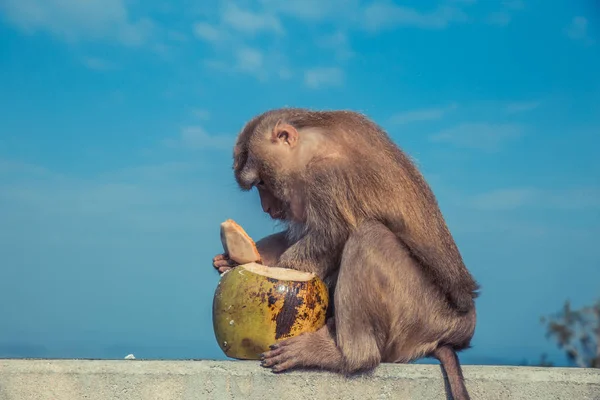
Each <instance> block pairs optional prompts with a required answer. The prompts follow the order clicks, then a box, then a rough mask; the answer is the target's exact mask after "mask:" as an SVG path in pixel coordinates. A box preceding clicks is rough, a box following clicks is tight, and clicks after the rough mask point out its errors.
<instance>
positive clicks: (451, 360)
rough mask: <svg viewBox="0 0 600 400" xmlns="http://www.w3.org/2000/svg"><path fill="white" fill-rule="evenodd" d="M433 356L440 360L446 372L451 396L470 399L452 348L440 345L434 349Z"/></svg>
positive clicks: (458, 398)
mask: <svg viewBox="0 0 600 400" xmlns="http://www.w3.org/2000/svg"><path fill="white" fill-rule="evenodd" d="M433 356H434V357H435V358H437V359H438V360H440V363H441V364H442V368H443V369H444V371H445V372H446V376H447V377H448V383H449V384H450V392H451V393H452V398H453V399H454V400H470V397H469V393H468V392H467V387H466V386H465V382H464V377H463V373H462V369H461V367H460V362H459V361H458V356H457V355H456V352H455V351H454V349H453V348H452V347H450V346H441V347H438V348H437V349H435V350H434V352H433Z"/></svg>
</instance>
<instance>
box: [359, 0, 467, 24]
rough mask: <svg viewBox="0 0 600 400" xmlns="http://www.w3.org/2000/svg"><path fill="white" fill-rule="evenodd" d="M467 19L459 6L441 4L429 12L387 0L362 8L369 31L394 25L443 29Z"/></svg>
mask: <svg viewBox="0 0 600 400" xmlns="http://www.w3.org/2000/svg"><path fill="white" fill-rule="evenodd" d="M467 20H468V17H467V14H466V13H465V12H464V11H462V10H461V9H460V8H457V7H451V6H441V7H438V8H436V9H435V10H433V11H430V12H422V11H419V10H416V9H414V8H409V7H404V6H398V5H395V4H392V3H388V2H377V3H373V4H371V5H369V6H367V7H366V8H365V9H364V26H365V28H367V29H369V30H371V31H379V30H383V29H389V28H396V27H415V28H423V29H443V28H446V27H448V26H449V25H450V24H451V23H462V22H466V21H467Z"/></svg>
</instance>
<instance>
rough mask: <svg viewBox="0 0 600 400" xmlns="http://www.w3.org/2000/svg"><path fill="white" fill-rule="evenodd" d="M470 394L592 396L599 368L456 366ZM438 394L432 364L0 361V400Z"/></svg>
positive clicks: (598, 399)
mask: <svg viewBox="0 0 600 400" xmlns="http://www.w3.org/2000/svg"><path fill="white" fill-rule="evenodd" d="M463 368H464V373H465V379H466V382H467V387H468V390H469V392H470V394H471V398H472V399H473V400H478V399H481V400H488V399H489V400H491V399H498V400H500V399H523V400H525V399H527V400H531V399H540V400H542V399H543V400H552V399H565V400H588V399H589V400H600V370H599V369H575V368H535V367H504V366H503V367H492V366H470V365H467V366H464V367H463ZM79 399H88V400H106V399H111V400H113V399H114V400H120V399H123V400H125V399H127V400H155V399H156V400H200V399H202V400H212V399H215V400H221V399H241V400H243V399H249V400H252V399H277V400H288V399H289V400H291V399H300V400H320V399H328V400H332V399H344V400H352V399H357V400H368V399H398V400H401V399H402V400H403V399H427V400H429V399H446V395H445V389H444V379H443V377H442V374H441V371H440V367H439V366H438V365H421V364H411V365H391V364H383V365H381V366H380V367H379V368H378V369H377V370H376V371H375V372H374V373H373V374H370V375H365V376H360V377H355V378H349V379H346V378H343V377H341V376H339V375H335V374H331V373H326V372H318V371H317V372H313V371H296V372H289V373H286V374H280V375H275V374H273V373H271V372H269V371H267V370H265V369H263V368H261V367H260V366H259V365H258V362H253V361H151V360H114V361H113V360H0V400H79Z"/></svg>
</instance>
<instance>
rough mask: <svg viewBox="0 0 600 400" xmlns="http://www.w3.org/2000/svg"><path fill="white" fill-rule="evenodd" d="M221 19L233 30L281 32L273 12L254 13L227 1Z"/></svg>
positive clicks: (250, 32) (279, 23) (253, 32)
mask: <svg viewBox="0 0 600 400" xmlns="http://www.w3.org/2000/svg"><path fill="white" fill-rule="evenodd" d="M222 21H223V22H224V23H225V24H227V25H229V27H230V28H232V29H233V30H238V31H240V32H243V33H248V34H256V33H260V32H270V33H277V34H281V33H283V32H284V31H283V27H282V25H281V22H280V21H279V19H278V18H277V17H276V16H275V15H273V14H267V13H254V12H251V11H248V10H243V9H241V8H240V7H238V6H237V5H235V4H232V3H228V5H227V6H226V7H225V9H224V11H223V15H222Z"/></svg>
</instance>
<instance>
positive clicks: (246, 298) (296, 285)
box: [213, 220, 329, 360]
mask: <svg viewBox="0 0 600 400" xmlns="http://www.w3.org/2000/svg"><path fill="white" fill-rule="evenodd" d="M240 238H245V240H244V241H243V242H244V243H243V244H242V243H240ZM221 239H222V241H223V247H224V249H226V252H228V254H229V257H230V258H232V259H233V257H236V256H237V257H236V258H238V259H243V260H245V263H244V264H242V265H239V266H237V267H235V268H233V269H231V270H229V271H227V272H226V273H224V274H223V275H222V276H221V278H220V281H219V284H218V286H217V289H216V291H215V294H214V299H213V328H214V333H215V338H216V340H217V342H218V344H219V347H220V348H221V350H223V352H224V353H225V355H227V356H228V357H230V358H237V359H246V360H250V359H252V360H257V359H260V354H261V353H264V352H265V351H268V350H269V346H270V345H272V344H274V343H277V342H278V341H281V340H283V339H286V338H290V337H294V336H297V335H300V334H302V333H305V332H314V331H316V330H318V329H319V328H321V327H322V326H324V325H325V317H326V313H327V307H328V305H329V292H328V289H327V286H326V285H325V283H324V282H323V281H322V280H321V279H320V278H319V277H318V276H317V275H315V274H313V273H309V272H302V271H297V270H293V269H286V268H276V267H269V266H266V265H262V264H259V263H258V262H256V261H258V260H260V255H259V254H258V251H257V250H256V247H255V245H254V242H252V239H250V237H249V236H247V234H246V233H245V232H244V231H243V229H242V228H241V227H240V226H239V225H237V224H236V223H235V222H233V221H232V220H228V221H225V222H224V223H223V224H221ZM229 239H231V240H229ZM234 243H236V244H235V245H233V244H234ZM248 243H250V244H251V246H248ZM238 251H239V253H237V252H238ZM240 253H241V254H240ZM249 259H254V261H248V260H249Z"/></svg>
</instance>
